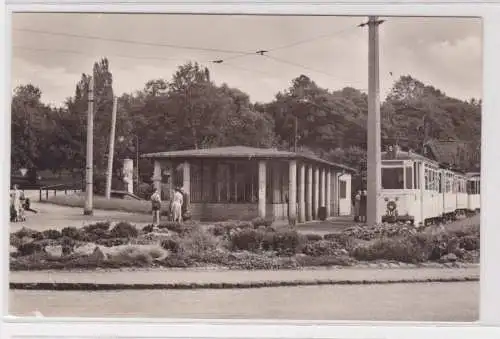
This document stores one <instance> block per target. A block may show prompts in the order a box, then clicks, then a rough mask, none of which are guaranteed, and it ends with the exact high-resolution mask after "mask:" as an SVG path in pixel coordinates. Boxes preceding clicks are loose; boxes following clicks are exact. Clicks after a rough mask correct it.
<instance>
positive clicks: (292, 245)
mask: <svg viewBox="0 0 500 339" xmlns="http://www.w3.org/2000/svg"><path fill="white" fill-rule="evenodd" d="M304 243H305V238H304V237H303V236H301V235H300V234H299V233H298V232H297V231H296V230H280V231H278V232H276V233H274V234H273V248H274V250H275V251H276V252H278V254H279V255H288V256H290V255H294V254H295V253H297V252H298V251H299V250H300V249H301V246H303V245H304Z"/></svg>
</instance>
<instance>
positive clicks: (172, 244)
mask: <svg viewBox="0 0 500 339" xmlns="http://www.w3.org/2000/svg"><path fill="white" fill-rule="evenodd" d="M161 247H162V248H163V249H165V250H167V251H170V252H172V253H179V252H180V249H181V245H180V244H179V241H178V240H176V239H173V238H169V239H165V240H163V241H162V242H161Z"/></svg>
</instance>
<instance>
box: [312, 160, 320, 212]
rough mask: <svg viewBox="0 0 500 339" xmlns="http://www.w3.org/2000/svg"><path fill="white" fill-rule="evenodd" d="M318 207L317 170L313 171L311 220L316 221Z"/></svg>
mask: <svg viewBox="0 0 500 339" xmlns="http://www.w3.org/2000/svg"><path fill="white" fill-rule="evenodd" d="M318 207H319V168H318V167H316V168H315V169H314V200H313V213H312V215H313V219H314V220H316V219H318Z"/></svg>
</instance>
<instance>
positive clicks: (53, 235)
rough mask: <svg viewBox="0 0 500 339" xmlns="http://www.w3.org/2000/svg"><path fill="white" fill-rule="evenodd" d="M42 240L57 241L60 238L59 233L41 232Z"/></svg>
mask: <svg viewBox="0 0 500 339" xmlns="http://www.w3.org/2000/svg"><path fill="white" fill-rule="evenodd" d="M42 234H43V238H44V239H52V240H57V239H59V238H61V237H62V234H61V232H59V231H58V230H46V231H43V232H42Z"/></svg>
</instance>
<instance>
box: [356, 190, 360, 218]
mask: <svg viewBox="0 0 500 339" xmlns="http://www.w3.org/2000/svg"><path fill="white" fill-rule="evenodd" d="M360 204H361V191H359V190H358V191H357V192H356V195H355V196H354V221H356V222H359V221H360V219H359V212H360V207H361V206H360Z"/></svg>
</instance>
